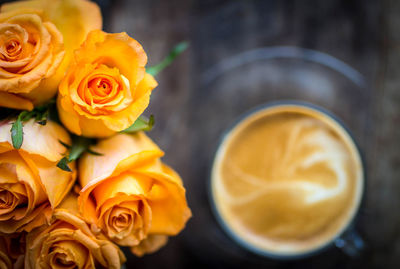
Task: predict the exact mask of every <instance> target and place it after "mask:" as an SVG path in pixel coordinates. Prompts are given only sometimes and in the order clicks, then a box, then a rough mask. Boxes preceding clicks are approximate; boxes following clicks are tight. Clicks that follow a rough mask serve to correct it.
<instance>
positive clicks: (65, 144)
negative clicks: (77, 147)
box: [58, 139, 71, 149]
mask: <svg viewBox="0 0 400 269" xmlns="http://www.w3.org/2000/svg"><path fill="white" fill-rule="evenodd" d="M58 142H60V144H61V145H63V146H64V147H66V148H67V149H70V148H71V146H70V145H68V144H67V143H65V142H63V141H61V140H60V139H58Z"/></svg>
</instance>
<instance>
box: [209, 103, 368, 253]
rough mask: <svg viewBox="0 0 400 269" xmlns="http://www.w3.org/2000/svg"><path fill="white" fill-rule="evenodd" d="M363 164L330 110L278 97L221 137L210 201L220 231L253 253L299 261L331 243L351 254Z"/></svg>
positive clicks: (356, 241)
mask: <svg viewBox="0 0 400 269" xmlns="http://www.w3.org/2000/svg"><path fill="white" fill-rule="evenodd" d="M364 175H365V173H364V165H363V162H362V158H361V154H360V152H359V150H358V147H357V146H356V143H355V142H354V139H353V138H352V136H351V135H350V133H349V131H348V130H347V128H345V127H344V125H343V124H342V123H341V121H340V120H338V119H337V118H336V117H335V116H333V115H332V114H331V113H330V112H328V111H326V110H324V109H322V108H320V107H318V106H315V105H312V104H309V103H304V102H296V101H280V102H275V103H270V104H267V105H263V106H261V107H258V108H256V109H254V110H252V111H251V112H249V113H247V114H246V115H245V116H244V117H241V120H240V121H239V122H238V123H237V124H236V125H235V126H234V127H233V128H231V129H230V130H229V131H228V132H227V133H226V135H225V136H224V138H223V139H222V142H221V143H220V146H219V148H218V150H217V153H216V156H215V159H214V162H213V166H212V172H211V180H210V200H211V204H212V208H213V212H214V215H215V217H216V219H217V221H218V223H219V224H220V225H221V227H222V228H223V230H224V231H225V232H226V233H227V234H228V236H230V237H231V238H232V239H233V240H234V241H235V242H236V243H238V244H239V245H240V246H242V247H244V248H245V249H247V250H248V251H251V252H253V253H255V254H258V255H261V256H265V257H269V258H275V259H298V258H304V257H307V256H311V255H314V254H316V253H318V252H321V251H322V250H324V249H326V248H329V247H331V246H333V245H336V246H337V247H339V248H341V249H343V250H344V251H345V252H346V253H347V254H348V255H350V256H355V255H357V254H358V252H359V251H360V250H361V249H362V248H363V246H364V242H363V240H362V239H361V238H360V237H359V236H358V235H357V233H356V232H355V231H354V229H353V228H352V227H353V223H354V220H355V218H356V216H357V212H358V211H359V207H360V204H361V200H362V196H363V193H364Z"/></svg>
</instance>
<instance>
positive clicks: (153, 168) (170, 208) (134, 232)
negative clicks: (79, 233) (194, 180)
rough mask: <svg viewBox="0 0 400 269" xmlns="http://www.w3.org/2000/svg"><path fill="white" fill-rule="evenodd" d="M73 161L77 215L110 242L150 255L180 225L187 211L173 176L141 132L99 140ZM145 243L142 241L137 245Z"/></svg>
mask: <svg viewBox="0 0 400 269" xmlns="http://www.w3.org/2000/svg"><path fill="white" fill-rule="evenodd" d="M93 150H95V151H97V152H100V153H102V154H103V155H102V156H95V155H90V154H85V155H84V156H83V157H82V158H81V159H80V162H79V167H80V171H79V177H80V183H81V185H82V187H83V189H82V190H81V192H80V197H79V200H78V203H79V209H80V212H81V213H82V215H83V217H84V218H85V219H86V220H87V221H88V222H90V223H92V227H93V229H96V228H97V229H100V230H102V231H104V233H105V234H106V235H107V236H108V237H109V238H110V239H111V240H113V241H114V242H116V243H118V244H120V245H123V246H130V247H135V246H138V245H139V244H140V243H141V242H143V244H142V245H140V246H138V247H137V248H132V251H133V252H134V253H137V254H139V255H141V254H143V253H145V252H149V251H154V250H156V249H157V247H161V246H162V245H163V244H165V242H166V237H165V236H169V235H176V234H177V233H179V232H180V231H181V230H182V229H183V228H184V226H185V224H186V221H187V220H188V219H189V218H190V216H191V212H190V209H189V208H188V206H187V203H186V198H185V189H184V187H183V186H182V181H181V179H180V178H179V176H178V174H177V173H175V172H174V171H173V170H172V169H171V168H169V167H168V166H166V165H165V164H163V163H162V162H161V160H160V157H161V156H162V155H163V152H162V151H161V150H160V149H159V148H158V147H157V145H155V144H154V143H153V142H152V141H151V140H150V138H148V137H147V136H146V135H145V134H144V133H138V134H135V135H127V134H118V135H116V136H113V137H111V138H108V139H106V140H102V141H100V142H99V143H98V144H97V145H96V146H94V147H93ZM145 239H148V240H146V241H142V240H145Z"/></svg>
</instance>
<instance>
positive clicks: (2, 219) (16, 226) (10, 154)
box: [0, 120, 76, 234]
mask: <svg viewBox="0 0 400 269" xmlns="http://www.w3.org/2000/svg"><path fill="white" fill-rule="evenodd" d="M59 140H62V141H64V142H65V143H71V140H70V137H69V135H68V133H67V132H66V131H65V129H64V128H62V127H61V126H60V125H58V124H56V123H54V122H50V121H49V122H47V124H46V125H44V126H43V125H40V124H37V123H35V122H34V120H30V121H28V122H26V123H25V124H24V142H23V144H22V147H21V148H20V149H19V150H16V149H14V148H13V146H12V142H11V137H10V123H9V122H2V123H0V232H1V233H7V234H9V233H14V232H19V231H22V230H26V231H30V230H32V229H33V228H34V227H37V226H40V225H42V224H44V223H46V222H47V221H48V220H49V219H50V217H51V209H52V208H55V207H56V206H57V205H58V204H59V203H60V202H61V200H62V199H63V198H64V196H65V195H66V194H67V193H68V191H69V189H70V188H71V186H72V185H73V184H74V181H75V177H76V172H72V173H69V172H65V171H63V170H61V169H59V168H58V167H57V166H56V165H57V162H58V161H59V160H60V159H61V158H62V157H63V154H64V153H65V151H66V149H65V147H64V146H62V145H61V144H60V142H59ZM71 167H72V168H74V164H72V166H71ZM50 206H51V207H50Z"/></svg>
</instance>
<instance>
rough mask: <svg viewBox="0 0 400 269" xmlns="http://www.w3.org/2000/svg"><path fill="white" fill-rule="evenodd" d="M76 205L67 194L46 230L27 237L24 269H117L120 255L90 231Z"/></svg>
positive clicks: (40, 229)
mask: <svg viewBox="0 0 400 269" xmlns="http://www.w3.org/2000/svg"><path fill="white" fill-rule="evenodd" d="M76 201H77V195H76V194H74V193H72V192H71V193H70V194H69V195H68V196H67V197H66V198H65V199H64V201H63V202H62V203H61V205H60V206H59V207H58V208H56V209H55V210H54V216H53V219H52V223H51V225H50V226H49V227H41V228H37V229H35V230H34V231H32V232H31V233H29V234H28V235H27V237H26V254H25V268H28V269H31V268H38V269H39V268H96V267H101V268H111V269H119V268H121V264H122V263H124V262H125V256H124V254H123V253H122V252H121V250H120V249H119V248H118V246H116V245H115V244H113V243H112V242H110V241H109V240H108V239H106V237H105V236H104V235H102V234H94V233H93V232H91V231H90V228H89V226H88V225H87V224H86V223H85V222H84V221H83V220H82V218H81V217H80V215H79V213H78V205H77V202H76Z"/></svg>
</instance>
